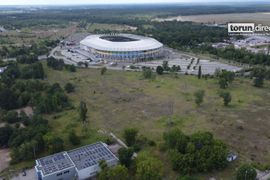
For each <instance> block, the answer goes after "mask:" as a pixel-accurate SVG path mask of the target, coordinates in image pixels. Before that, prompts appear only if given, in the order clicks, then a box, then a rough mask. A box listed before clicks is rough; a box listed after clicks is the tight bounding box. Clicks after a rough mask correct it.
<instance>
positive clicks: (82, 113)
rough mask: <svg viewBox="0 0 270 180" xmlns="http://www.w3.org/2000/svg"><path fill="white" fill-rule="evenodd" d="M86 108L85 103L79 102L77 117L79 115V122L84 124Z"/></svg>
mask: <svg viewBox="0 0 270 180" xmlns="http://www.w3.org/2000/svg"><path fill="white" fill-rule="evenodd" d="M87 111H88V109H87V106H86V103H85V102H84V101H81V102H80V106H79V115H80V120H81V121H82V122H83V123H85V122H86V118H87Z"/></svg>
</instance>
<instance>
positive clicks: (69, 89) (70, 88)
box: [65, 83, 75, 93]
mask: <svg viewBox="0 0 270 180" xmlns="http://www.w3.org/2000/svg"><path fill="white" fill-rule="evenodd" d="M65 90H66V92H67V93H71V92H74V90H75V87H74V85H73V84H71V83H67V84H66V85H65Z"/></svg>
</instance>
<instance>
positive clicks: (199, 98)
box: [194, 90, 205, 106]
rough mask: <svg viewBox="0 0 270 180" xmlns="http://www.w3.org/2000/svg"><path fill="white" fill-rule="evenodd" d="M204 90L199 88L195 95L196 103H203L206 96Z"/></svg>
mask: <svg viewBox="0 0 270 180" xmlns="http://www.w3.org/2000/svg"><path fill="white" fill-rule="evenodd" d="M204 94H205V92H204V90H198V91H196V92H195V93H194V96H195V103H196V104H197V105H198V106H200V105H201V104H202V103H203V98H204Z"/></svg>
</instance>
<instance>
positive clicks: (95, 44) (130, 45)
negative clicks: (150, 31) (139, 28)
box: [80, 34, 163, 52]
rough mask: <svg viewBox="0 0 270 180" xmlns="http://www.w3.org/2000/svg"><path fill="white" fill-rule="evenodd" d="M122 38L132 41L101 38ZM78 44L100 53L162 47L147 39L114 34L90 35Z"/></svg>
mask: <svg viewBox="0 0 270 180" xmlns="http://www.w3.org/2000/svg"><path fill="white" fill-rule="evenodd" d="M105 36H110V37H114V36H115V37H124V38H130V39H134V40H133V41H127V42H114V41H110V40H106V39H102V37H105ZM80 44H82V45H84V46H87V47H90V48H93V49H96V50H101V51H122V52H123V51H128V52H130V51H147V50H154V49H159V48H161V47H163V44H162V43H160V42H158V41H157V40H155V39H153V38H149V37H144V36H138V35H133V34H115V35H90V36H87V37H86V38H85V39H83V40H82V41H81V42H80Z"/></svg>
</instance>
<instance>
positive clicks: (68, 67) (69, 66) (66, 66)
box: [65, 64, 76, 72]
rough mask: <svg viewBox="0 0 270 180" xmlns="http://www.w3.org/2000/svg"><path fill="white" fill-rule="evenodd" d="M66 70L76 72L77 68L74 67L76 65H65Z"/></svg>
mask: <svg viewBox="0 0 270 180" xmlns="http://www.w3.org/2000/svg"><path fill="white" fill-rule="evenodd" d="M65 69H66V70H68V71H69V72H76V67H75V66H74V64H71V65H69V64H67V65H65Z"/></svg>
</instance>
